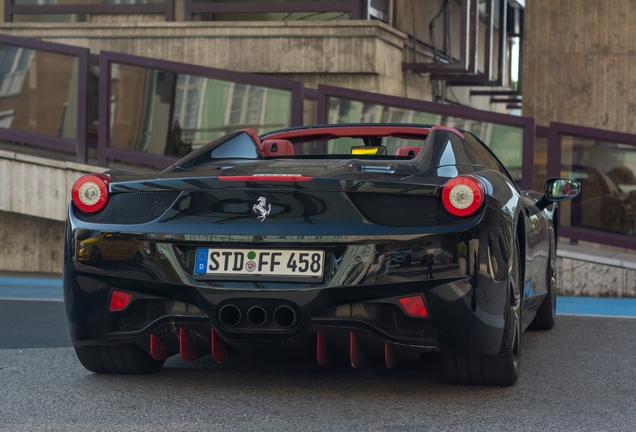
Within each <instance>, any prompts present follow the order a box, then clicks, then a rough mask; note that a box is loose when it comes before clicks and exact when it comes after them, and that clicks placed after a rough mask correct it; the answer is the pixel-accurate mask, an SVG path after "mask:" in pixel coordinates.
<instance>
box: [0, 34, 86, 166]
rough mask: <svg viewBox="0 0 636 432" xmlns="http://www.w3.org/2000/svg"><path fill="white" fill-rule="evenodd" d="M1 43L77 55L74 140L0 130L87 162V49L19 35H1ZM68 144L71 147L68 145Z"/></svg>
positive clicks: (10, 136) (7, 135)
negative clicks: (68, 152) (66, 152)
mask: <svg viewBox="0 0 636 432" xmlns="http://www.w3.org/2000/svg"><path fill="white" fill-rule="evenodd" d="M0 44H2V45H12V46H18V47H22V48H29V49H33V50H36V51H46V52H51V53H55V54H63V55H67V56H69V57H77V63H78V65H77V66H78V76H77V86H78V88H77V129H76V139H75V140H74V141H73V140H67V139H64V138H58V137H51V136H48V135H42V134H38V133H32V132H22V131H12V130H10V129H6V130H2V135H3V137H7V138H8V139H11V140H15V141H20V142H25V143H29V144H34V145H40V146H43V147H49V148H53V149H57V150H67V151H74V152H75V153H76V155H77V162H79V163H86V115H87V113H86V110H87V107H88V99H87V98H88V91H87V90H88V89H87V86H88V58H89V50H88V48H80V47H75V46H71V45H63V44H58V43H54V42H45V41H41V40H39V39H30V38H22V37H17V36H8V35H5V34H0ZM69 143H73V144H72V146H73V147H72V148H69V147H68V145H69Z"/></svg>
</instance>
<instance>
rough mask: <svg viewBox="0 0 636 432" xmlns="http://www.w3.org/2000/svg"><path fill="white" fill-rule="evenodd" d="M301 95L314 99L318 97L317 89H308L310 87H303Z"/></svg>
mask: <svg viewBox="0 0 636 432" xmlns="http://www.w3.org/2000/svg"><path fill="white" fill-rule="evenodd" d="M303 93H304V94H303V97H304V98H305V99H312V100H316V99H318V90H316V89H310V88H303Z"/></svg>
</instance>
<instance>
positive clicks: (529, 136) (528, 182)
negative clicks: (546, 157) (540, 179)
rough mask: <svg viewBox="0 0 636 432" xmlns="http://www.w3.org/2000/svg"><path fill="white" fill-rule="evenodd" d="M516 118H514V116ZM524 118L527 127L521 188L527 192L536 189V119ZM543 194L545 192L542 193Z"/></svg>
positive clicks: (524, 131) (524, 135) (525, 127)
mask: <svg viewBox="0 0 636 432" xmlns="http://www.w3.org/2000/svg"><path fill="white" fill-rule="evenodd" d="M512 117H514V116H512ZM520 118H524V119H526V120H525V125H524V126H522V127H523V153H522V156H521V157H522V160H521V187H522V188H523V189H525V190H531V189H532V188H533V187H534V136H535V126H534V118H532V117H520ZM540 192H543V191H540Z"/></svg>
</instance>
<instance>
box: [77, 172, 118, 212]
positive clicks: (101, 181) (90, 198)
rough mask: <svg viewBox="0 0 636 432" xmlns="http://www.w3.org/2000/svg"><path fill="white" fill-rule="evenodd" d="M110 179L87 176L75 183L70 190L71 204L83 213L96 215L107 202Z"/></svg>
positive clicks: (99, 175) (96, 175) (97, 175)
mask: <svg viewBox="0 0 636 432" xmlns="http://www.w3.org/2000/svg"><path fill="white" fill-rule="evenodd" d="M109 183H110V177H108V176H106V175H104V174H88V175H85V176H82V177H80V178H78V179H77V181H75V184H73V189H72V190H71V198H72V200H73V203H74V204H75V205H76V206H77V208H78V209H80V210H81V211H83V212H86V213H96V212H98V211H100V210H101V209H103V208H104V206H105V205H106V202H107V201H108V184H109Z"/></svg>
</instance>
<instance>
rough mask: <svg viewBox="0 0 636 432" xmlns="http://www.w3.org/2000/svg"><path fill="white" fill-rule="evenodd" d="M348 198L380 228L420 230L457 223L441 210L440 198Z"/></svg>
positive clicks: (356, 195) (371, 195) (354, 195)
mask: <svg viewBox="0 0 636 432" xmlns="http://www.w3.org/2000/svg"><path fill="white" fill-rule="evenodd" d="M349 198H351V200H352V201H353V203H354V204H355V205H356V207H358V210H360V212H361V213H362V214H363V215H364V217H365V218H367V219H369V220H370V221H371V222H373V223H376V224H378V225H386V226H393V227H420V226H437V225H450V224H453V223H454V222H455V220H454V219H452V218H451V217H450V216H449V215H447V214H446V212H444V211H443V210H441V209H439V198H438V197H436V196H429V195H398V194H378V193H350V194H349ZM440 210H441V211H440Z"/></svg>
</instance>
